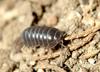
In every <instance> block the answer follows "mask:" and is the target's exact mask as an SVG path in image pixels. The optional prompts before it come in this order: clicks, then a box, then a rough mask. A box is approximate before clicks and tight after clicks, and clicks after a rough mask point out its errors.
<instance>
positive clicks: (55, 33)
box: [22, 26, 63, 48]
mask: <svg viewBox="0 0 100 72" xmlns="http://www.w3.org/2000/svg"><path fill="white" fill-rule="evenodd" d="M62 37H63V32H62V31H60V30H58V29H56V28H52V27H46V26H32V27H29V28H27V29H25V30H24V31H23V33H22V38H23V41H24V43H25V45H27V46H29V47H30V46H35V47H36V46H43V47H50V48H53V47H55V46H56V45H57V44H58V43H60V42H61V41H62Z"/></svg>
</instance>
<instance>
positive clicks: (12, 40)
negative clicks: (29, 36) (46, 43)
mask: <svg viewBox="0 0 100 72" xmlns="http://www.w3.org/2000/svg"><path fill="white" fill-rule="evenodd" d="M35 25H36V26H44V25H45V26H49V27H54V28H57V29H59V30H61V31H64V32H65V34H66V36H65V37H64V38H63V39H64V41H63V47H62V46H60V45H58V46H56V47H55V48H54V49H53V50H52V49H50V48H44V47H41V46H40V47H39V48H35V47H30V48H28V47H27V46H25V45H24V43H23V42H22V39H21V34H22V32H23V30H24V29H26V28H28V27H30V26H35ZM0 72H100V0H0Z"/></svg>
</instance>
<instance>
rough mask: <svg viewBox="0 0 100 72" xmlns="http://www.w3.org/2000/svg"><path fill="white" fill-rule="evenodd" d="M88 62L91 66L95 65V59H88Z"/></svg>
mask: <svg viewBox="0 0 100 72" xmlns="http://www.w3.org/2000/svg"><path fill="white" fill-rule="evenodd" d="M88 62H89V63H90V64H92V65H95V62H96V61H95V59H93V58H90V59H88Z"/></svg>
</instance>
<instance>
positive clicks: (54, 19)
mask: <svg viewBox="0 0 100 72" xmlns="http://www.w3.org/2000/svg"><path fill="white" fill-rule="evenodd" d="M57 21H58V19H57V17H56V16H55V15H50V16H48V18H47V25H48V26H55V25H56V24H57Z"/></svg>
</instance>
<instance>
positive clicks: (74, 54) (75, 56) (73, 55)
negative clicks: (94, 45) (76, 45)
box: [72, 51, 79, 59]
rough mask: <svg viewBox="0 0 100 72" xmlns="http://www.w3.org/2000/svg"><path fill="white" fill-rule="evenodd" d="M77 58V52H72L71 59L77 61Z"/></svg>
mask: <svg viewBox="0 0 100 72" xmlns="http://www.w3.org/2000/svg"><path fill="white" fill-rule="evenodd" d="M78 56H79V52H78V51H73V53H72V58H74V59H77V57H78Z"/></svg>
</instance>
